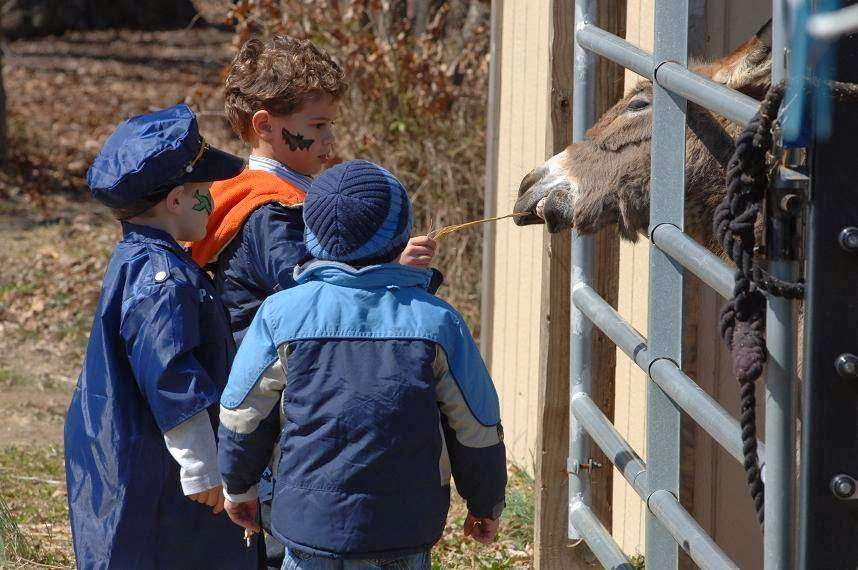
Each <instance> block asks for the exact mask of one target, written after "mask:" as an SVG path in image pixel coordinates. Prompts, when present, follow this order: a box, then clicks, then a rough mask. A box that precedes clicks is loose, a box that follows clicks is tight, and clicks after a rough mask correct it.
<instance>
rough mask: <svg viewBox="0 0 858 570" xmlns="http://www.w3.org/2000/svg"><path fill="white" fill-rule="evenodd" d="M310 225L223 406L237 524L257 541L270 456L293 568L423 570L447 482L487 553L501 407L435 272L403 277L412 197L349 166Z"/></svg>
mask: <svg viewBox="0 0 858 570" xmlns="http://www.w3.org/2000/svg"><path fill="white" fill-rule="evenodd" d="M303 215H304V221H305V222H306V229H305V241H306V244H307V249H308V251H309V253H310V254H311V255H312V256H313V257H314V258H315V260H312V261H310V262H308V263H306V264H304V265H301V266H300V267H298V268H296V270H295V280H296V282H297V286H296V287H293V288H291V289H289V290H287V291H282V292H279V293H276V294H275V295H272V296H271V297H269V298H268V299H267V300H266V301H265V302H264V303H263V304H262V306H261V307H260V309H259V311H258V313H257V314H256V317H255V318H254V320H253V323H252V324H251V326H250V328H249V330H248V332H247V335H246V336H245V338H244V341H243V343H242V345H241V347H240V348H239V351H238V354H237V356H236V360H235V364H234V365H233V368H232V371H231V373H230V378H229V381H228V383H227V388H226V390H225V391H224V394H223V397H222V398H221V426H220V428H219V430H220V431H219V434H220V448H219V454H218V460H219V464H220V468H221V474H222V478H223V481H224V494H225V496H226V498H227V500H226V502H225V508H226V510H227V512H228V513H229V515H230V517H231V518H232V519H233V521H235V522H236V523H238V524H240V525H242V526H244V527H245V528H248V529H251V530H253V531H258V529H259V526H258V524H257V518H256V516H257V501H256V496H257V487H256V483H257V481H258V480H259V475H260V473H262V470H263V469H264V468H265V466H266V465H268V464H269V460H270V457H271V455H272V453H273V454H274V455H275V457H276V460H275V461H274V463H273V464H274V465H277V472H276V474H275V475H276V476H275V484H274V503H273V507H272V516H271V524H272V532H273V534H274V536H275V537H276V538H277V539H278V540H280V541H282V542H283V543H284V544H285V545H286V547H287V551H286V558H285V560H284V563H283V568H285V569H288V568H299V569H300V568H306V569H311V568H312V569H323V568H332V569H333V568H354V569H358V568H375V567H378V566H379V565H386V564H394V563H396V566H395V567H397V568H409V569H411V568H414V569H418V568H419V569H424V568H426V569H428V568H430V567H431V564H430V561H431V559H430V555H429V552H430V549H431V547H432V545H433V544H434V543H435V542H436V541H437V540H438V539H439V538H440V536H441V533H442V531H443V528H444V524H445V520H446V515H447V510H448V508H449V499H450V475H451V473H452V475H453V477H454V478H455V480H456V488H457V490H458V491H459V493H460V494H461V495H462V496H463V497H464V498H465V500H466V501H467V504H468V511H469V514H468V518H467V521H466V524H465V533H466V535H471V536H473V537H474V538H476V539H477V540H479V541H481V542H490V541H491V540H493V539H494V537H495V535H496V533H497V529H498V518H499V517H500V514H501V511H502V510H503V507H504V489H505V486H506V461H505V449H504V444H503V436H502V434H503V431H502V429H501V425H500V412H499V406H498V400H497V394H496V392H495V389H494V386H493V384H492V381H491V378H490V377H489V375H488V372H487V370H486V368H485V365H484V364H483V361H482V358H481V357H480V354H479V351H478V350H477V347H476V345H475V343H474V341H473V339H472V337H471V334H470V332H469V331H468V328H467V326H466V324H465V323H464V321H463V319H462V317H461V316H460V315H459V314H458V313H457V312H456V311H455V310H454V309H453V308H452V307H450V306H449V305H448V304H447V303H445V302H444V301H442V300H440V299H438V298H437V297H435V296H433V295H432V294H430V293H429V292H428V291H427V290H426V289H427V287H428V285H429V281H430V278H431V273H430V271H428V270H426V269H420V268H413V267H406V266H403V265H400V264H397V263H393V262H394V261H395V260H396V259H397V258H398V256H399V255H400V254H401V252H402V250H403V249H404V248H405V245H406V243H407V241H408V236H409V235H410V232H411V223H412V220H411V204H410V202H409V199H408V196H407V195H406V193H405V190H404V188H403V187H402V185H401V184H400V183H399V181H398V180H397V179H396V178H395V177H394V176H393V175H392V174H390V173H389V172H387V171H386V170H384V169H383V168H381V167H379V166H376V165H374V164H372V163H369V162H365V161H351V162H347V163H344V164H340V165H338V166H335V167H334V168H331V169H330V170H328V171H326V172H325V173H323V174H322V175H321V176H320V177H319V178H317V179H316V180H315V181H314V182H313V184H312V186H311V188H310V191H309V193H308V194H307V198H306V200H305V204H304V213H303Z"/></svg>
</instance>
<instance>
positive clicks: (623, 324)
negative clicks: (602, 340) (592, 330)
mask: <svg viewBox="0 0 858 570" xmlns="http://www.w3.org/2000/svg"><path fill="white" fill-rule="evenodd" d="M572 305H573V306H574V307H575V308H577V309H579V310H581V311H583V312H584V314H585V315H586V316H587V318H589V319H590V320H591V321H592V322H593V324H595V325H596V326H597V327H599V330H601V331H602V332H603V333H605V334H606V335H608V338H610V339H611V340H612V341H614V344H616V345H617V346H618V347H619V348H620V349H621V350H622V351H623V352H625V353H626V356H628V357H629V358H631V359H632V361H633V362H634V363H635V364H637V365H638V366H640V367H641V368H642V369H643V370H644V371H645V370H647V369H648V368H649V360H648V359H647V351H646V339H645V338H644V337H643V336H642V335H641V333H639V332H638V331H637V330H635V329H634V327H632V326H631V325H630V324H629V323H628V322H627V321H626V320H625V319H624V318H623V317H622V316H620V314H619V313H618V312H617V311H615V310H614V308H613V307H612V306H611V305H610V304H608V303H607V302H606V301H605V300H604V299H603V298H602V297H601V296H600V295H599V294H598V293H596V291H595V290H593V288H592V287H588V286H586V285H579V286H577V287H575V288H574V289H573V291H572Z"/></svg>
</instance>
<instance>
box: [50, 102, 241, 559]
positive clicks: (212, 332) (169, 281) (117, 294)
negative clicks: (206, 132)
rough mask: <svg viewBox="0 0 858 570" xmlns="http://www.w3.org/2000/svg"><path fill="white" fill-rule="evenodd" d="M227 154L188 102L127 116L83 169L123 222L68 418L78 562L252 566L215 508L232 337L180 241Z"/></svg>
mask: <svg viewBox="0 0 858 570" xmlns="http://www.w3.org/2000/svg"><path fill="white" fill-rule="evenodd" d="M242 166H243V163H242V160H241V159H240V158H238V157H235V156H232V155H229V154H227V153H225V152H221V151H219V150H217V149H215V148H212V147H210V146H208V144H206V142H205V140H203V138H202V136H200V133H199V131H198V128H197V121H196V117H195V116H194V113H193V112H192V111H191V109H190V108H189V107H188V106H187V105H176V106H174V107H171V108H169V109H164V110H162V111H158V112H155V113H150V114H147V115H141V116H138V117H134V118H132V119H129V120H127V121H125V122H124V123H122V124H121V125H119V127H118V128H117V129H116V131H115V132H114V133H113V135H111V137H110V138H109V139H108V140H107V142H105V144H104V146H103V147H102V149H101V152H100V153H99V155H98V156H97V157H96V159H95V161H94V162H93V164H92V166H91V167H90V169H89V173H88V176H87V182H88V184H89V187H90V189H91V191H92V194H93V196H94V197H95V198H96V199H97V200H98V201H100V202H102V203H103V204H105V205H107V206H108V207H110V208H111V210H112V211H113V212H114V213H115V215H116V217H117V218H119V219H120V220H121V222H122V234H123V237H122V241H120V242H119V244H118V245H117V246H116V249H115V251H114V252H113V256H112V257H111V258H110V263H109V264H108V266H107V271H106V272H105V275H104V282H103V284H102V288H101V295H100V297H99V301H98V308H97V309H96V313H95V318H94V319H93V325H92V332H91V333H90V336H89V344H88V345H87V348H86V357H85V359H84V364H83V371H82V372H81V375H80V378H79V379H78V383H77V388H76V389H75V392H74V395H73V396H72V401H71V404H70V406H69V410H68V415H67V416H66V424H65V455H66V480H67V484H68V502H69V515H70V518H71V529H72V538H73V540H74V550H75V556H76V558H77V565H78V567H79V568H86V569H91V568H139V569H155V568H236V569H241V568H255V567H256V555H255V551H254V549H248V548H246V547H245V543H244V537H243V533H242V530H241V529H240V528H238V527H237V526H235V525H234V524H232V522H231V521H230V520H229V517H227V516H226V514H225V513H223V512H222V511H223V498H222V496H223V494H222V491H221V482H220V473H219V472H218V468H217V448H216V440H215V429H216V426H217V411H218V407H217V406H216V404H217V403H218V401H219V399H220V395H221V391H222V390H223V387H224V385H225V384H226V379H227V375H228V373H229V367H230V364H231V362H232V357H233V356H234V354H235V345H234V344H233V340H232V336H231V334H230V330H229V322H228V321H227V318H226V314H225V311H224V308H223V305H221V303H220V300H219V299H218V297H217V293H216V292H215V290H214V287H212V285H211V282H210V281H209V279H208V276H206V275H205V274H204V273H203V272H202V271H201V270H200V268H199V267H198V266H197V265H196V264H195V263H194V262H193V261H192V260H191V258H190V256H189V255H188V254H187V252H186V251H185V250H184V249H183V248H182V247H180V246H179V243H178V242H179V241H187V240H194V239H199V238H200V237H202V235H204V233H205V228H206V220H207V219H208V216H209V213H210V212H211V197H210V195H209V186H210V185H211V182H212V181H213V180H223V179H225V178H230V177H232V176H235V175H236V173H238V172H239V171H240V170H241V168H242Z"/></svg>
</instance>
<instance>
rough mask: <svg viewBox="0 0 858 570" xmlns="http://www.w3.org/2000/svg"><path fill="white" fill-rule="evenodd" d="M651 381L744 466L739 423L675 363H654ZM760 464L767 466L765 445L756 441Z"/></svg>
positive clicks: (663, 361) (665, 361) (666, 360)
mask: <svg viewBox="0 0 858 570" xmlns="http://www.w3.org/2000/svg"><path fill="white" fill-rule="evenodd" d="M649 373H650V378H652V380H653V382H655V383H656V384H658V385H659V387H660V388H661V389H662V390H664V392H665V393H666V394H667V395H668V396H670V398H671V399H672V400H673V401H674V402H676V405H678V406H679V407H680V408H682V409H683V410H685V412H686V413H687V414H688V415H689V416H691V417H692V419H694V421H695V422H697V423H698V424H699V425H700V427H702V428H703V430H704V431H706V432H707V433H708V434H709V435H710V436H712V439H714V440H715V441H717V442H718V443H719V444H720V445H721V447H723V448H724V450H725V451H726V452H727V453H729V454H730V455H732V456H733V458H734V459H736V461H738V462H739V463H742V462H743V461H744V460H745V458H744V456H743V454H742V429H741V428H740V427H739V422H738V421H736V419H735V418H734V417H733V416H731V415H730V414H729V413H728V412H727V411H726V410H725V409H724V408H722V407H721V405H720V404H718V402H716V401H715V400H714V399H713V398H712V396H710V395H709V394H707V393H706V392H704V391H703V389H702V388H701V387H700V386H698V385H697V384H695V383H694V381H693V380H692V379H691V378H689V377H688V376H687V375H686V374H685V373H684V372H682V370H680V369H679V368H678V367H677V366H676V364H675V363H674V362H673V361H671V360H668V359H666V358H659V359H656V360H654V361H653V363H652V365H650V369H649ZM757 446H758V447H757V455H758V456H759V458H760V463H765V445H764V444H763V442H761V441H758V442H757Z"/></svg>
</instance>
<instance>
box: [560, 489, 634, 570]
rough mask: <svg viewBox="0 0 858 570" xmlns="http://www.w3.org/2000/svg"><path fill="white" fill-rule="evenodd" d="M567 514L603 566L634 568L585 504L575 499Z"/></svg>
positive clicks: (624, 569) (622, 568)
mask: <svg viewBox="0 0 858 570" xmlns="http://www.w3.org/2000/svg"><path fill="white" fill-rule="evenodd" d="M569 516H570V517H571V518H572V521H571V522H572V524H573V525H574V526H575V529H576V530H577V531H578V532H580V533H581V534H582V535H583V537H584V540H586V541H587V546H589V547H590V550H591V551H592V552H593V554H595V555H596V558H598V559H599V562H601V563H602V566H603V567H605V568H613V569H617V570H632V569H633V568H634V566H632V564H631V562H629V559H628V558H627V557H626V555H625V554H623V551H622V550H620V547H619V545H617V543H616V541H614V539H613V537H612V536H611V535H610V533H609V532H608V531H607V530H606V529H605V527H604V526H603V525H602V523H601V522H599V519H598V518H596V515H594V514H593V511H591V510H590V508H589V507H588V506H587V505H585V504H584V503H583V502H581V501H575V503H573V504H572V507H571V509H570V510H569Z"/></svg>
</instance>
